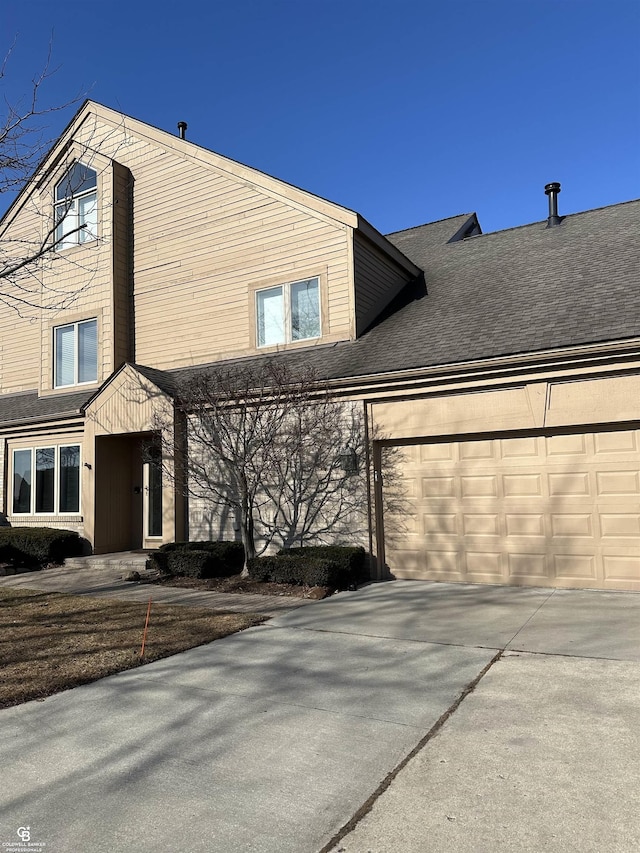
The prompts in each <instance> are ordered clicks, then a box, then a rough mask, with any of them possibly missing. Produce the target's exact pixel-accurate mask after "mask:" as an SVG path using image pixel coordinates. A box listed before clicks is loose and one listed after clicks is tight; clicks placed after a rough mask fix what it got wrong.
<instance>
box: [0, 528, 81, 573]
mask: <svg viewBox="0 0 640 853" xmlns="http://www.w3.org/2000/svg"><path fill="white" fill-rule="evenodd" d="M82 550H83V541H82V539H80V537H79V536H78V534H77V533H75V532H74V531H73V530H55V529H54V528H52V527H1V528H0V560H2V561H4V562H9V563H13V564H15V565H26V566H32V565H40V566H44V565H46V564H47V563H62V562H64V559H65V557H75V556H78V555H79V554H81V553H82Z"/></svg>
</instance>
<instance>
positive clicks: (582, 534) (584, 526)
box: [549, 512, 594, 540]
mask: <svg viewBox="0 0 640 853" xmlns="http://www.w3.org/2000/svg"><path fill="white" fill-rule="evenodd" d="M549 517H550V520H551V536H552V537H553V539H554V540H558V539H562V538H563V537H568V538H571V539H583V538H584V539H592V538H593V526H594V521H593V514H592V513H591V512H578V513H571V512H557V513H551V515H550V516H549Z"/></svg>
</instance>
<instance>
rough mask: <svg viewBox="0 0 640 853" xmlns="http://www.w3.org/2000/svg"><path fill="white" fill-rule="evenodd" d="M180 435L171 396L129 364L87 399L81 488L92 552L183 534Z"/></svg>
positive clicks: (159, 541)
mask: <svg viewBox="0 0 640 853" xmlns="http://www.w3.org/2000/svg"><path fill="white" fill-rule="evenodd" d="M176 440H177V437H176V424H175V417H174V406H173V400H172V398H171V396H170V395H169V394H167V393H166V391H164V390H163V389H161V388H160V387H159V386H158V385H157V384H156V383H155V382H153V381H152V380H151V379H150V378H149V377H148V376H147V375H145V373H144V372H143V371H142V370H140V369H138V368H137V367H136V366H134V365H132V364H125V365H123V366H122V367H121V368H120V370H118V371H117V372H116V373H115V374H114V375H113V376H112V377H110V378H109V379H108V380H107V382H106V383H105V384H104V385H103V386H102V387H101V388H100V389H99V390H98V391H97V392H96V394H95V395H94V396H93V397H92V398H91V399H90V400H89V402H88V403H87V405H86V406H85V453H84V467H83V494H84V496H85V498H84V506H85V518H86V528H85V529H86V536H87V538H88V539H89V540H90V541H91V542H92V544H93V549H94V552H95V553H108V552H111V551H122V550H132V549H137V548H157V547H159V546H160V545H161V544H163V543H164V542H173V541H175V540H176V539H180V538H182V536H183V526H184V525H183V518H184V512H183V498H182V490H181V489H180V488H179V487H178V485H177V483H176V478H175V476H173V458H174V456H175V454H174V453H173V452H172V449H173V448H175V446H176Z"/></svg>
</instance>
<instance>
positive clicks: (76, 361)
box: [52, 317, 100, 390]
mask: <svg viewBox="0 0 640 853" xmlns="http://www.w3.org/2000/svg"><path fill="white" fill-rule="evenodd" d="M85 323H95V324H96V378H95V379H87V380H85V381H84V382H80V381H79V380H78V377H79V374H80V358H79V355H80V353H79V345H80V335H79V333H78V329H79V327H80V326H82V325H84V324H85ZM68 328H73V330H74V332H73V382H71V383H67V384H65V385H62V384H59V383H58V382H57V378H58V377H57V364H58V341H57V337H58V336H57V332H58V330H59V329H68ZM52 332H53V365H52V367H53V383H52V387H53V388H54V389H56V390H57V389H58V388H75V387H76V386H82V385H95V384H96V383H97V382H98V381H99V375H100V373H99V370H98V364H99V362H100V357H99V349H100V346H99V335H98V318H97V317H87V318H86V319H82V320H73V321H71V322H69V323H61V324H60V325H58V326H52Z"/></svg>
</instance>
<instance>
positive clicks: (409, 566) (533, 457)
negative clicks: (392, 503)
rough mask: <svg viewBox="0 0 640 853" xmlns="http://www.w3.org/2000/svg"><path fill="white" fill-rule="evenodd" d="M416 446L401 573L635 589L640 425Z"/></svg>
mask: <svg viewBox="0 0 640 853" xmlns="http://www.w3.org/2000/svg"><path fill="white" fill-rule="evenodd" d="M415 447H419V450H418V451H416V452H414V453H413V454H412V459H411V460H409V461H406V462H405V463H404V473H405V482H406V483H407V484H408V488H407V490H406V492H407V495H408V500H407V509H408V513H407V515H408V519H409V523H408V525H406V526H405V530H406V533H403V532H402V525H401V524H400V523H398V525H395V526H394V523H393V518H392V517H391V516H388V517H387V518H386V519H385V531H386V540H385V545H386V556H387V562H388V565H389V567H390V569H391V571H392V572H394V573H395V574H396V575H397V576H398V577H416V578H417V577H421V578H425V579H433V580H448V581H461V582H464V581H467V582H487V583H513V584H524V585H543V586H557V587H570V586H578V587H580V586H584V587H595V588H598V587H604V588H610V589H638V590H640V451H639V448H640V431H639V430H637V429H635V430H629V429H626V430H621V431H620V432H613V431H606V432H602V433H584V434H582V433H581V434H566V433H562V434H557V435H546V436H542V435H537V436H524V437H521V436H519V437H517V438H501V439H483V440H480V441H471V440H470V441H464V442H460V443H458V444H456V443H455V442H449V443H442V444H432V445H429V444H425V445H422V446H417V445H414V449H415ZM414 483H417V484H418V488H417V489H415V488H412V484H414ZM407 515H405V516H404V517H405V518H406V517H407ZM394 529H395V531H396V532H395V535H394V533H393V531H394Z"/></svg>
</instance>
